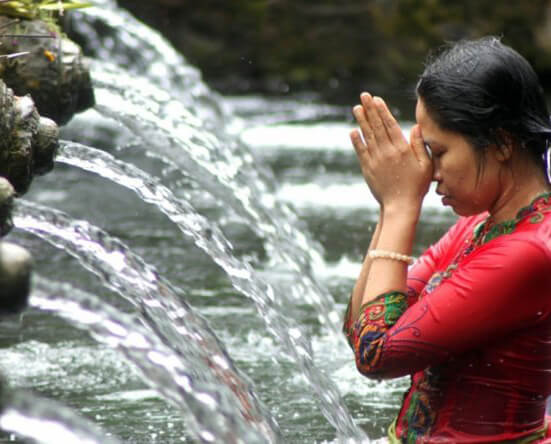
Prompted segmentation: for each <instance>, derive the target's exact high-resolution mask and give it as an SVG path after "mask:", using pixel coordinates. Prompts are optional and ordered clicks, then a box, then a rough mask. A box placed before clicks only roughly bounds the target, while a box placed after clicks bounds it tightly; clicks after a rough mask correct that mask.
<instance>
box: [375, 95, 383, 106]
mask: <svg viewBox="0 0 551 444" xmlns="http://www.w3.org/2000/svg"><path fill="white" fill-rule="evenodd" d="M373 101H374V102H375V103H377V104H379V105H383V104H384V103H385V101H384V100H383V99H381V98H380V97H379V96H375V97H373Z"/></svg>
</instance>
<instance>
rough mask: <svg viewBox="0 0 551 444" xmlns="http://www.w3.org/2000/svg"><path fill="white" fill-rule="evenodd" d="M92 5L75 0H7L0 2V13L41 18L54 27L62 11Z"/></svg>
mask: <svg viewBox="0 0 551 444" xmlns="http://www.w3.org/2000/svg"><path fill="white" fill-rule="evenodd" d="M88 6H92V3H89V2H79V1H75V0H8V1H3V2H1V3H0V15H5V16H8V17H20V18H25V19H29V20H35V19H38V20H43V21H44V22H46V23H48V24H49V25H51V26H52V27H56V24H55V23H56V19H57V16H58V15H59V14H63V12H64V11H66V10H70V9H77V8H85V7H88Z"/></svg>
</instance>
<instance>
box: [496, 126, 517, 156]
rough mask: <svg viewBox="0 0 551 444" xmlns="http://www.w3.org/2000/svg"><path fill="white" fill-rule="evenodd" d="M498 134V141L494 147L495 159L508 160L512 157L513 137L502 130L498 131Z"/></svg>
mask: <svg viewBox="0 0 551 444" xmlns="http://www.w3.org/2000/svg"><path fill="white" fill-rule="evenodd" d="M499 136H500V137H499V143H498V144H497V145H496V149H495V155H496V159H497V160H498V161H500V162H508V161H509V160H510V159H511V157H513V146H514V141H513V138H512V137H511V135H510V134H509V133H508V132H506V131H503V130H501V131H500V134H499Z"/></svg>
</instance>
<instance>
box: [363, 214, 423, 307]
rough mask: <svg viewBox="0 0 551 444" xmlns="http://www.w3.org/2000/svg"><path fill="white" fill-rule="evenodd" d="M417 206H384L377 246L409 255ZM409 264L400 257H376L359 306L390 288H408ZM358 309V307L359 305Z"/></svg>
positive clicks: (396, 289)
mask: <svg viewBox="0 0 551 444" xmlns="http://www.w3.org/2000/svg"><path fill="white" fill-rule="evenodd" d="M419 213H420V206H419V207H417V206H413V207H411V208H408V209H406V208H399V207H398V208H390V209H386V208H385V210H384V214H383V216H382V217H383V218H384V223H383V224H382V225H381V229H380V232H379V235H378V237H377V244H376V248H377V249H378V250H383V251H389V252H395V253H400V254H405V255H408V256H409V255H411V251H412V248H413V241H414V238H415V230H416V228H417V222H418V220H419ZM407 271H408V264H407V263H406V262H403V261H399V260H394V259H386V258H377V259H372V260H371V261H370V264H369V269H368V274H367V278H366V282H365V286H364V290H363V295H362V298H361V303H360V306H361V305H363V304H366V303H368V302H371V301H372V300H373V299H375V298H376V297H377V296H379V295H380V294H382V293H386V292H389V291H401V292H404V293H405V292H406V290H407V285H406V282H407ZM358 309H359V307H358Z"/></svg>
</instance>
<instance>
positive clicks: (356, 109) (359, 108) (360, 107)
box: [352, 105, 363, 113]
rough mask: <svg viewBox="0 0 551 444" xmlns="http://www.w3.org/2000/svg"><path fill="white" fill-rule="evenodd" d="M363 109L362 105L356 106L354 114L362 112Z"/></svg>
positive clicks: (353, 110) (353, 109)
mask: <svg viewBox="0 0 551 444" xmlns="http://www.w3.org/2000/svg"><path fill="white" fill-rule="evenodd" d="M362 108H363V107H362V105H356V106H354V108H352V112H354V113H355V112H358V111H360V110H361V109H362Z"/></svg>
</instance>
